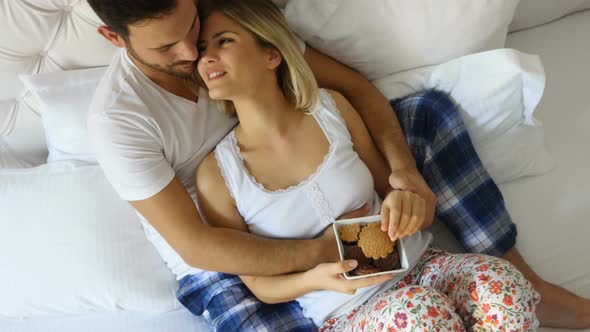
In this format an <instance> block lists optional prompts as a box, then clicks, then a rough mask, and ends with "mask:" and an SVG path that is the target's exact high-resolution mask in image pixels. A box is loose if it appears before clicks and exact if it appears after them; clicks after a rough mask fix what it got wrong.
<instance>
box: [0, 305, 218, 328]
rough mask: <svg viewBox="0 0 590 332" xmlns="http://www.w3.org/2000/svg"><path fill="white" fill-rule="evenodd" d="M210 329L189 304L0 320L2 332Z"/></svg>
mask: <svg viewBox="0 0 590 332" xmlns="http://www.w3.org/2000/svg"><path fill="white" fill-rule="evenodd" d="M80 331H84V332H133V331H137V332H176V331H183V332H189V331H190V332H207V331H211V329H210V327H209V325H208V324H207V322H206V321H205V319H204V318H202V317H197V316H195V315H193V314H191V313H190V312H189V311H188V310H186V309H185V308H179V309H178V310H174V311H170V312H164V313H140V312H110V313H96V314H89V315H83V316H72V317H60V318H52V319H30V320H22V321H15V320H13V321H5V320H0V332H80Z"/></svg>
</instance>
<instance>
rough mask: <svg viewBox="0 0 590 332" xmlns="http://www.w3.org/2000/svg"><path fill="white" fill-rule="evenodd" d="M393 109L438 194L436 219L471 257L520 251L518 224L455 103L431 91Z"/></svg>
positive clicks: (396, 102) (395, 103)
mask: <svg viewBox="0 0 590 332" xmlns="http://www.w3.org/2000/svg"><path fill="white" fill-rule="evenodd" d="M391 105H392V106H393V109H394V110H395V112H396V114H397V117H398V120H399V122H400V125H401V127H402V130H403V131H404V135H405V137H406V141H407V142H408V145H409V147H410V150H411V151H412V154H413V155H414V158H415V159H416V163H417V166H418V169H419V171H420V173H421V174H422V175H423V177H424V179H425V180H426V182H427V183H428V185H429V186H430V188H431V189H432V191H433V192H434V193H435V194H436V197H437V206H436V218H437V219H438V220H440V221H442V222H444V223H445V224H446V225H447V226H448V227H449V228H450V230H451V232H453V234H454V235H455V236H456V237H457V239H458V240H459V241H460V242H461V244H462V245H463V247H464V248H465V249H466V250H467V251H469V252H473V253H481V254H488V255H493V256H497V257H500V256H502V255H504V254H505V253H506V252H507V251H508V250H509V249H511V248H512V247H514V244H515V243H516V225H515V224H514V223H513V222H512V220H511V218H510V216H509V215H508V211H506V208H505V206H504V199H503V197H502V194H501V193H500V190H499V189H498V187H497V186H496V184H495V183H494V181H493V180H492V178H491V177H490V175H489V174H488V173H487V171H486V170H485V168H484V167H483V165H482V163H481V160H480V159H479V156H478V155H477V153H476V152H475V149H474V147H473V144H472V142H471V139H470V138H469V135H468V133H467V130H466V129H465V125H464V123H463V120H462V118H461V116H460V115H459V112H458V111H457V108H456V106H455V105H454V104H453V102H452V101H451V99H450V98H449V97H448V96H447V95H446V94H444V93H441V92H438V91H434V90H430V91H425V92H420V93H417V94H414V95H410V96H407V97H404V98H402V99H397V100H393V101H391Z"/></svg>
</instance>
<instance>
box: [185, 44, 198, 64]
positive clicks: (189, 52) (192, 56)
mask: <svg viewBox="0 0 590 332" xmlns="http://www.w3.org/2000/svg"><path fill="white" fill-rule="evenodd" d="M181 52H182V53H181V58H182V60H184V61H196V60H197V58H198V57H199V50H198V49H197V45H195V44H194V43H192V42H189V41H183V42H182V51H181Z"/></svg>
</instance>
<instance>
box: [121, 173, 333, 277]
mask: <svg viewBox="0 0 590 332" xmlns="http://www.w3.org/2000/svg"><path fill="white" fill-rule="evenodd" d="M129 203H131V205H132V206H133V207H134V208H135V209H137V211H139V213H141V214H142V215H143V216H144V217H145V218H146V219H147V220H148V221H149V223H150V224H151V225H152V226H153V227H154V228H155V229H156V230H157V231H158V232H159V233H160V234H161V235H162V236H163V237H164V238H165V239H166V241H168V243H169V244H170V245H171V246H172V248H174V250H176V252H177V253H178V254H179V255H180V256H181V257H182V258H183V259H184V260H185V262H186V263H187V264H189V265H191V266H194V267H197V268H201V269H205V270H210V271H219V272H225V273H232V274H243V275H275V274H284V273H290V272H294V271H304V270H309V269H311V268H313V267H314V266H316V265H317V264H318V263H320V262H322V261H325V260H327V259H328V258H325V259H324V257H321V253H323V252H326V251H328V252H331V251H332V250H331V249H332V248H329V250H328V249H327V248H324V246H325V245H326V244H328V243H326V241H314V240H274V239H267V238H262V237H258V236H255V235H253V234H250V233H245V232H242V231H238V230H234V229H229V228H217V227H210V226H207V225H205V224H204V223H203V221H202V220H201V218H200V217H199V213H198V212H197V209H196V207H195V205H194V203H193V200H192V199H191V197H190V195H189V194H188V193H187V191H186V190H185V188H184V186H183V185H182V184H181V183H180V181H179V180H178V179H177V178H174V179H173V180H172V182H170V184H168V185H167V186H166V187H165V188H164V189H163V190H162V191H161V192H159V193H158V194H156V195H154V196H152V197H150V198H148V199H145V200H141V201H130V202H129ZM332 246H334V244H333V243H332ZM306 253H308V254H306ZM329 257H331V256H329Z"/></svg>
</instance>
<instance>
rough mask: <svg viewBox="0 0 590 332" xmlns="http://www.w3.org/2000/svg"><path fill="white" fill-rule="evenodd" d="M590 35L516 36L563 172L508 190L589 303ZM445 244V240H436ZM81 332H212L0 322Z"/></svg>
mask: <svg viewBox="0 0 590 332" xmlns="http://www.w3.org/2000/svg"><path fill="white" fill-rule="evenodd" d="M588 31H590V11H586V12H583V13H578V14H575V15H572V16H569V17H567V18H564V19H561V20H558V21H556V22H553V23H551V24H548V25H544V26H541V27H538V28H534V29H531V30H525V31H521V32H517V33H514V34H511V35H509V37H508V42H507V47H510V48H516V49H519V50H521V51H524V52H527V53H535V54H539V55H541V58H542V60H543V63H544V65H545V69H546V73H547V86H546V91H545V96H544V97H543V100H542V102H541V105H540V108H539V110H538V111H537V113H536V117H537V118H538V119H540V120H541V121H542V122H543V123H544V125H545V133H546V142H547V148H548V149H549V151H550V152H551V153H552V155H553V156H554V157H555V160H556V163H557V166H556V168H555V169H554V170H553V171H552V172H551V173H548V174H546V175H543V176H540V177H533V178H527V179H521V180H518V181H516V182H512V183H507V184H504V185H502V186H501V190H502V192H503V193H504V196H505V199H506V203H507V206H508V209H509V211H510V213H511V214H512V216H513V219H514V221H515V222H516V223H517V225H518V229H519V237H518V248H519V249H520V251H521V252H522V254H523V255H524V256H525V258H526V259H527V261H529V263H530V264H531V265H532V267H533V268H534V269H535V270H537V271H538V272H539V273H540V274H541V275H542V276H543V277H545V278H546V279H547V280H549V281H552V282H554V283H557V284H559V285H562V286H564V287H566V288H567V289H569V290H572V291H574V292H576V293H578V294H581V295H583V296H586V297H590V264H589V263H590V241H588V240H587V237H588V235H589V234H590V175H589V174H588V172H589V170H590V149H589V148H587V147H585V145H586V143H588V142H590V99H589V98H588V96H589V95H590V88H589V86H590V85H589V84H588V78H589V77H590V39H588V38H587V36H586V35H587V32H588ZM436 234H439V233H438V231H437V232H435V235H436ZM441 240H442V241H441ZM445 240H446V239H441V238H440V236H439V237H438V239H437V242H447V241H445ZM446 246H447V247H448V246H452V244H448V243H447V245H446ZM81 327H83V330H84V331H125V332H127V331H142V332H143V331H150V332H151V331H153V332H156V331H158V332H159V331H207V330H208V327H207V325H206V324H205V323H204V321H203V320H202V319H201V318H197V317H194V316H192V315H191V314H190V313H188V312H187V311H186V310H184V309H180V310H177V311H174V312H169V313H162V314H141V313H111V314H96V315H88V316H83V317H69V318H59V319H51V320H29V321H17V322H15V321H12V322H7V321H0V332H5V331H6V332H8V331H10V332H17V331H18V332H37V331H39V332H40V331H43V332H50V331H60V332H70V331H71V332H74V331H80V330H81ZM539 331H541V332H558V331H565V330H550V329H540V330H539ZM587 331H590V330H587Z"/></svg>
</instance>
